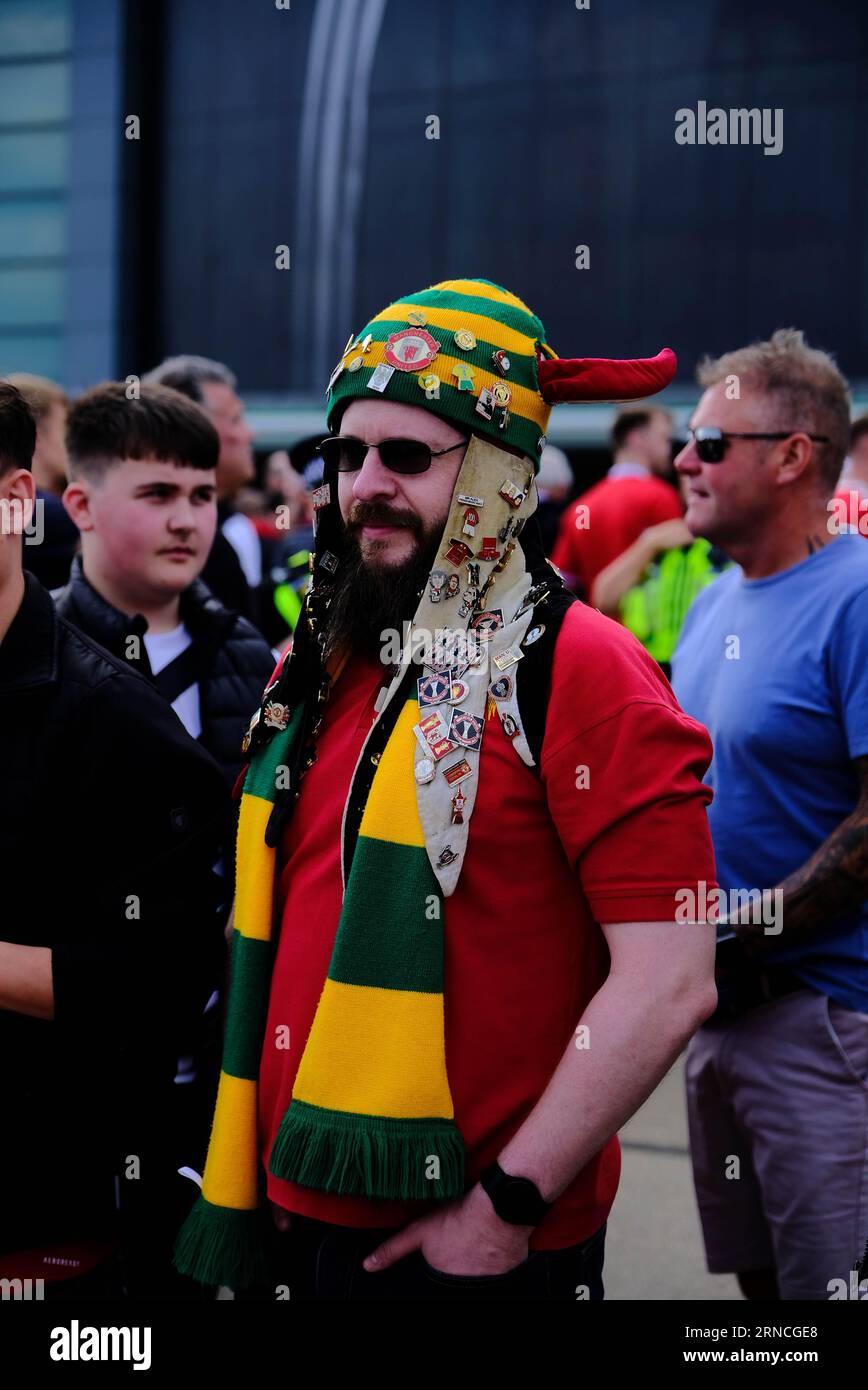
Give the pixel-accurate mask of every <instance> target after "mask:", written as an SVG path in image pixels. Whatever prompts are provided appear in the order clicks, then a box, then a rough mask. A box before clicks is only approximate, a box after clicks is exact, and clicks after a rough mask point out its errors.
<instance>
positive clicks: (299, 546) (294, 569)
mask: <svg viewBox="0 0 868 1390" xmlns="http://www.w3.org/2000/svg"><path fill="white" fill-rule="evenodd" d="M319 438H320V436H317V439H319ZM297 447H299V452H300V454H301V455H302V456H303V455H304V441H303V442H302V445H301V446H297ZM294 452H295V451H294ZM319 463H320V467H321V464H322V461H321V460H319ZM264 483H265V488H266V491H267V494H268V508H269V511H268V516H267V520H266V521H264V522H262V523H260V526H263V525H266V524H267V525H268V532H267V535H265V536H263V545H264V548H265V549H266V551H267V555H268V583H267V585H266V588H265V590H264V596H265V594H268V595H270V605H267V604H266V603H263V624H262V626H263V631H264V632H265V634H266V636H267V637H268V638H269V640H270V641H272V642H273V643H283V642H285V641H286V640H287V638H288V636H289V634H291V633H292V632H294V631H295V626H296V623H297V622H298V619H299V615H300V613H301V605H302V603H303V601H304V595H305V593H306V592H307V589H308V586H309V583H310V557H311V552H312V550H313V542H314V528H313V517H314V508H313V500H312V497H311V489H310V488H309V486H308V483H307V480H306V479H305V477H304V476H303V475H302V474H301V473H299V472H298V471H297V470H296V468H295V466H294V465H293V463H292V462H291V460H290V456H289V454H288V453H287V452H286V450H284V449H279V450H277V452H276V453H273V454H270V455H269V457H268V459H267V460H266V463H265V473H264ZM266 612H269V613H270V618H266Z"/></svg>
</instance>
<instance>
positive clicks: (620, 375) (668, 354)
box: [537, 348, 678, 405]
mask: <svg viewBox="0 0 868 1390" xmlns="http://www.w3.org/2000/svg"><path fill="white" fill-rule="evenodd" d="M677 366H678V358H677V357H676V356H675V353H674V352H673V351H672V349H671V348H663V349H662V351H661V352H658V354H657V356H656V357H633V358H625V359H623V360H620V359H618V358H612V357H556V358H546V359H542V358H541V359H540V360H539V361H538V363H537V376H538V380H539V389H540V394H541V396H542V398H543V400H544V401H547V402H548V404H549V405H557V404H558V403H559V402H561V401H636V400H641V399H642V398H643V397H644V396H653V395H654V394H655V392H657V391H662V390H663V388H664V386H668V385H669V384H670V382H671V381H672V380H673V378H674V376H675V371H676V368H677Z"/></svg>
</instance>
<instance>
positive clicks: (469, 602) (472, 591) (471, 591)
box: [458, 566, 479, 618]
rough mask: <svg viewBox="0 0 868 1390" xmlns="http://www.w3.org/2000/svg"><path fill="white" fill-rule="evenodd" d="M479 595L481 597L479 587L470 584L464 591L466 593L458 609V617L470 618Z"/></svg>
mask: <svg viewBox="0 0 868 1390" xmlns="http://www.w3.org/2000/svg"><path fill="white" fill-rule="evenodd" d="M469 568H470V567H469V566H468V569H469ZM478 595H479V588H478V586H477V585H476V584H468V586H467V588H466V589H465V590H464V593H463V595H462V597H461V603H460V605H459V608H458V616H459V618H466V617H467V616H468V614H469V613H472V612H473V609H474V607H475V605H476V600H477V597H478Z"/></svg>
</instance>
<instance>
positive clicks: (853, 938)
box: [672, 329, 868, 1300]
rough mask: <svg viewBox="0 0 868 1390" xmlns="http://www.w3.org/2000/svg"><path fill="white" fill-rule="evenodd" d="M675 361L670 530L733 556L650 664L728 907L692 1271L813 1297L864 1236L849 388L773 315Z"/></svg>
mask: <svg viewBox="0 0 868 1390" xmlns="http://www.w3.org/2000/svg"><path fill="white" fill-rule="evenodd" d="M698 375H699V380H700V383H701V384H702V385H703V386H704V387H705V392H704V394H703V396H702V399H701V400H700V402H699V405H698V406H697V408H696V410H695V411H694V414H693V419H692V421H691V431H690V433H691V439H690V442H689V443H688V444H687V446H686V447H685V448H684V449H683V450H682V451H681V453H680V454H679V455H678V458H677V459H676V467H677V469H678V472H679V473H680V475H681V477H682V479H684V481H685V483H686V486H687V513H686V520H687V524H688V526H689V527H690V530H691V531H692V532H693V534H694V535H697V536H704V537H706V538H707V539H708V540H709V541H711V542H712V544H714V545H717V546H719V547H720V548H721V549H723V550H724V551H725V552H726V553H727V554H728V555H729V556H730V557H731V558H732V559H733V560H734V561H735V565H734V567H733V568H732V569H731V570H729V571H728V572H727V573H726V574H724V575H723V576H722V577H721V578H720V579H718V580H717V581H716V582H715V583H714V584H712V585H711V586H710V587H709V588H707V589H705V590H704V591H703V592H702V593H701V594H699V596H698V597H697V598H696V600H695V601H694V604H693V606H692V608H691V609H690V611H689V613H688V615H687V619H686V622H685V625H684V629H683V633H682V637H681V641H680V643H679V646H678V648H677V651H676V653H675V657H674V661H673V677H672V679H673V685H674V687H675V689H676V691H677V693H678V696H679V699H680V700H681V702H682V704H683V705H684V708H685V709H686V710H687V711H688V712H689V713H690V714H692V715H693V716H694V717H695V718H696V719H701V720H702V722H703V723H704V724H705V725H706V726H707V727H708V730H709V732H710V733H711V736H712V741H713V743H714V761H713V763H712V766H711V770H710V773H709V780H710V782H711V783H712V785H713V786H714V789H715V798H714V802H713V805H712V807H711V810H710V813H709V819H710V824H711V831H712V838H713V840H714V847H715V855H716V859H717V866H718V876H719V879H720V884H721V887H722V888H723V889H724V891H725V892H726V893H727V894H729V895H730V897H729V902H730V904H731V907H732V911H731V915H730V920H729V921H728V922H726V923H723V924H722V925H721V927H720V930H719V942H718V988H719V992H720V1004H719V1006H718V1010H717V1012H716V1014H715V1016H714V1017H713V1018H712V1019H711V1020H710V1021H709V1022H708V1023H706V1024H705V1025H704V1026H703V1027H702V1028H700V1029H699V1031H698V1033H697V1034H696V1035H695V1037H694V1038H693V1039H692V1041H691V1043H690V1046H689V1048H688V1052H687V1092H688V1109H689V1118H690V1135H691V1150H692V1156H693V1170H694V1180H695V1184H696V1192H697V1199H698V1202H699V1208H700V1213H701V1216H702V1222H703V1229H704V1234H705V1244H706V1253H707V1258H708V1267H709V1269H710V1270H711V1271H712V1272H716V1273H725V1272H732V1273H735V1274H737V1275H738V1278H739V1282H740V1284H741V1287H742V1291H743V1292H744V1294H745V1296H746V1297H747V1298H750V1299H757V1300H768V1299H776V1298H783V1299H798V1298H805V1299H825V1298H828V1297H829V1296H830V1293H831V1291H832V1289H833V1288H835V1287H837V1286H836V1285H835V1284H834V1282H833V1281H834V1280H837V1279H842V1280H843V1283H844V1286H847V1285H848V1279H849V1271H850V1270H851V1269H853V1268H855V1267H856V1264H857V1262H858V1260H859V1258H860V1257H861V1254H862V1251H863V1249H864V1246H865V1237H866V1232H868V1146H866V1130H865V1115H866V1110H865V1096H866V1087H868V952H866V939H868V903H866V898H868V624H866V621H865V614H866V606H868V549H866V547H865V545H864V542H863V541H862V540H861V539H860V538H859V537H858V536H856V535H839V534H838V533H837V530H836V529H835V528H834V527H831V526H830V525H829V522H830V516H829V511H828V503H829V499H830V497H831V495H832V492H833V490H834V488H835V484H836V481H837V479H838V475H839V473H840V470H841V463H842V460H843V458H844V455H845V453H846V450H847V444H848V440H849V433H850V419H849V395H848V390H847V383H846V382H845V380H844V378H843V377H842V375H841V373H840V372H839V371H838V368H837V367H836V365H835V363H834V362H833V361H832V359H831V357H829V355H828V354H827V353H825V352H821V351H819V350H818V349H816V348H812V347H810V346H809V345H808V343H806V342H805V339H804V337H803V335H802V334H801V333H800V332H797V331H796V330H795V329H780V330H779V331H778V332H776V333H775V334H773V336H772V337H771V338H770V339H769V340H768V341H767V342H760V343H753V344H751V345H750V346H749V347H746V348H742V349H740V350H738V351H736V352H730V353H727V354H726V355H725V356H723V357H720V358H718V359H716V360H705V361H704V362H703V363H702V364H701V365H700V368H699V373H698ZM755 890H767V891H766V902H767V903H768V904H769V905H770V904H771V900H772V896H774V899H775V910H774V912H766V911H765V909H764V910H763V912H762V915H761V920H760V914H758V913H757V912H756V911H755V909H754V908H753V907H749V908H745V907H742V908H740V909H739V908H738V907H736V906H735V903H736V893H741V894H742V895H744V894H745V892H747V893H754V894H755V896H756V893H755ZM771 890H774V894H773V895H772V892H771ZM742 901H744V898H742ZM734 1164H737V1167H736V1168H734V1167H733V1165H734Z"/></svg>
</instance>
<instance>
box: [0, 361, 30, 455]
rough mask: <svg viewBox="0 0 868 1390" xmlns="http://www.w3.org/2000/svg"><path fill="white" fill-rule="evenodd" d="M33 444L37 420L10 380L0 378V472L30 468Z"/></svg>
mask: <svg viewBox="0 0 868 1390" xmlns="http://www.w3.org/2000/svg"><path fill="white" fill-rule="evenodd" d="M35 448H36V421H35V420H34V418H33V412H32V410H31V409H30V406H29V405H28V404H27V402H26V400H25V399H24V397H23V396H22V394H21V392H20V391H19V390H18V388H17V386H13V385H12V383H11V381H0V474H2V473H8V472H9V470H10V468H30V467H31V465H32V463H33V450H34V449H35Z"/></svg>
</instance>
